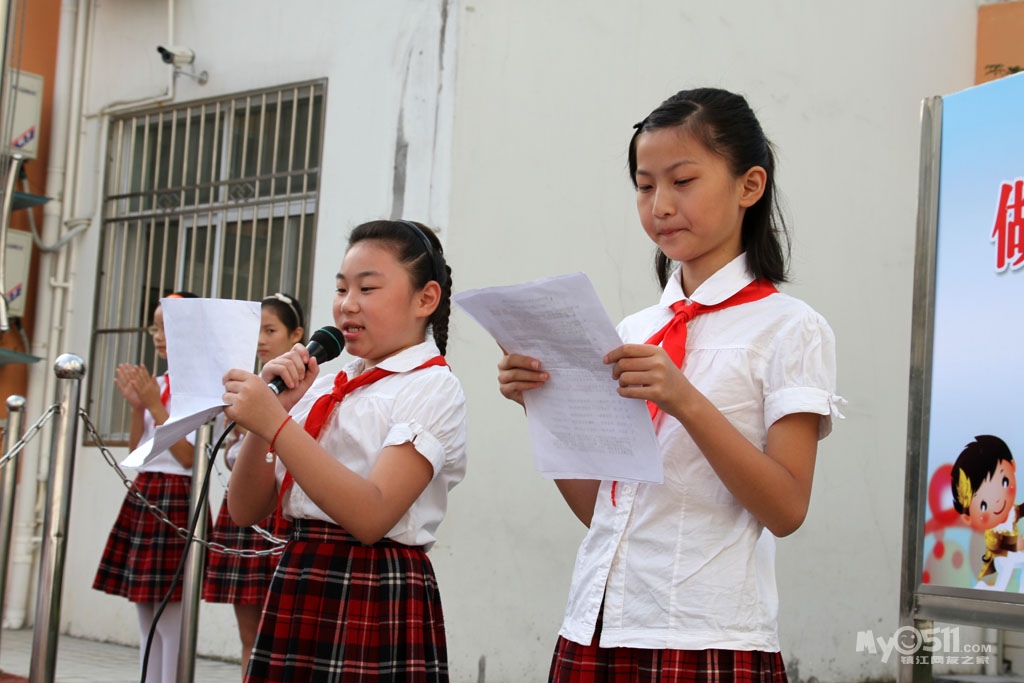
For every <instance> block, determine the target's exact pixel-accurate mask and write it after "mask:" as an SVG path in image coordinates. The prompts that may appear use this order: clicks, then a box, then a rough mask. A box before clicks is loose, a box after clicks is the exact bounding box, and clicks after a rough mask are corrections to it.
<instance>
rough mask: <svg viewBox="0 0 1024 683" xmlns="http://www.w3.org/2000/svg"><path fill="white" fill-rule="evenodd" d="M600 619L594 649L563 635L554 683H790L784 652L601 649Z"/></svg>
mask: <svg viewBox="0 0 1024 683" xmlns="http://www.w3.org/2000/svg"><path fill="white" fill-rule="evenodd" d="M600 635H601V619H600V617H598V620H597V627H596V629H595V631H594V638H593V640H591V641H590V645H580V644H579V643H574V642H572V641H571V640H566V639H565V638H563V637H561V636H559V637H558V643H557V645H555V654H554V656H553V657H552V659H551V671H550V673H549V675H548V681H549V683H670V682H671V683H701V682H703V681H715V682H716V683H787V682H788V678H787V677H786V666H785V664H784V663H783V661H782V654H781V653H779V652H761V651H758V650H647V649H641V648H632V647H607V648H606V647H599V646H598V645H597V643H598V642H599V638H600Z"/></svg>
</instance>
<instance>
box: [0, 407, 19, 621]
mask: <svg viewBox="0 0 1024 683" xmlns="http://www.w3.org/2000/svg"><path fill="white" fill-rule="evenodd" d="M24 414H25V397H24V396H11V397H9V398H8V399H7V427H6V428H5V429H4V453H10V452H11V450H12V449H13V448H14V444H16V443H18V440H19V439H21V430H22V426H21V425H22V417H23V416H24ZM17 483H18V461H17V460H11V461H9V462H8V463H7V465H6V467H4V468H3V470H2V471H0V614H3V611H4V596H5V595H7V559H8V557H10V554H11V527H12V525H13V522H14V487H15V485H16V484H17Z"/></svg>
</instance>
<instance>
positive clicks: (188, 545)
mask: <svg viewBox="0 0 1024 683" xmlns="http://www.w3.org/2000/svg"><path fill="white" fill-rule="evenodd" d="M234 428H235V423H234V421H231V422H229V423H228V425H227V427H225V428H224V433H223V434H221V435H220V438H219V439H217V443H216V444H214V446H213V450H212V451H210V454H209V455H208V456H207V462H206V465H207V466H206V473H205V474H204V475H203V481H202V483H201V484H200V486H201V487H202V488H201V489H200V490H199V498H198V499H197V500H196V509H195V510H194V511H193V514H192V520H191V522H190V523H189V527H188V535H187V536H186V537H185V551H184V552H183V553H182V554H181V560H179V561H178V568H177V569H176V570H175V571H174V576H173V577H171V586H170V588H168V589H167V594H166V595H164V599H163V600H161V601H160V605H159V606H158V607H157V609H156V613H155V614H154V615H153V623H152V624H150V626H149V635H148V636H147V637H146V649H145V652H144V653H143V655H142V675H141V677H140V678H139V683H146V671H147V670H148V669H149V653H150V650H151V649H152V648H153V636H154V635H156V625H157V622H158V621H160V615H162V614H163V613H164V609H165V608H166V607H167V604H168V603H169V602H170V601H171V595H172V594H173V593H174V589H175V588H176V587H177V586H178V581H180V580H181V574H182V572H183V571H184V570H185V560H186V559H187V558H188V553H189V551H190V550H191V549H192V541H193V539H194V538H195V535H196V526H197V525H198V524H199V511H200V510H202V509H203V503H205V502H206V499H207V498H208V497H209V496H208V494H209V492H210V471H211V470H212V469H213V466H212V465H213V461H214V460H215V459H216V458H217V453H218V452H220V448H221V446H222V445H223V444H224V439H226V438H227V436H228V434H230V433H231V431H232V430H233V429H234ZM192 483H193V485H194V484H195V482H194V481H193V482H192ZM178 648H179V650H180V649H181V643H180V641H179V643H178Z"/></svg>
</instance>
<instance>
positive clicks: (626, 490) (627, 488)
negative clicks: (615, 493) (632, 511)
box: [622, 484, 633, 496]
mask: <svg viewBox="0 0 1024 683" xmlns="http://www.w3.org/2000/svg"><path fill="white" fill-rule="evenodd" d="M622 492H623V493H625V494H626V495H627V496H628V495H631V494H632V493H633V487H632V486H630V485H629V484H626V485H625V486H623V487H622Z"/></svg>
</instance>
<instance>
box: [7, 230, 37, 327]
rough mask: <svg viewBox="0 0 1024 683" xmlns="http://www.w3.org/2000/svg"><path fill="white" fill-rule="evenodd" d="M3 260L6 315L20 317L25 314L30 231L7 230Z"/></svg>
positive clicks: (30, 245) (30, 249) (30, 251)
mask: <svg viewBox="0 0 1024 683" xmlns="http://www.w3.org/2000/svg"><path fill="white" fill-rule="evenodd" d="M6 257H7V258H6V259H5V260H4V266H5V268H4V287H5V288H6V289H7V291H6V292H4V295H5V296H6V297H7V315H9V316H10V317H12V318H20V317H21V316H22V315H24V314H25V299H26V298H27V296H28V269H29V264H30V263H31V262H32V233H30V232H26V231H24V230H8V231H7V254H6Z"/></svg>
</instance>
